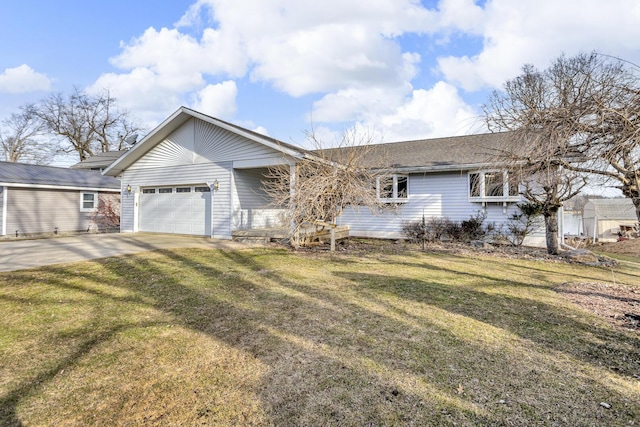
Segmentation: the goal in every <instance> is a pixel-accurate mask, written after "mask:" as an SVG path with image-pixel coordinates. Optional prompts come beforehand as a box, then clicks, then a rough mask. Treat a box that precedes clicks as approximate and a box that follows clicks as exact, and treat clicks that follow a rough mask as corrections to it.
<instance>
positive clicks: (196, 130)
mask: <svg viewBox="0 0 640 427" xmlns="http://www.w3.org/2000/svg"><path fill="white" fill-rule="evenodd" d="M261 158H264V159H268V158H282V154H281V153H279V152H277V151H276V150H273V149H271V148H269V147H266V146H264V145H262V144H258V143H256V142H254V141H250V140H248V139H246V138H244V137H242V136H240V135H237V134H234V133H232V132H229V131H227V130H225V129H222V128H219V127H217V126H214V125H212V124H210V123H207V122H204V121H202V120H198V119H195V118H194V119H190V120H189V121H187V122H186V123H185V124H183V125H182V126H181V127H180V128H178V129H177V130H176V131H175V132H173V133H172V134H170V135H169V136H168V137H167V138H166V139H165V140H164V141H162V142H161V143H159V144H158V145H157V146H155V147H154V148H152V149H151V150H150V151H149V152H148V153H146V154H145V155H144V156H143V157H142V158H141V159H140V160H138V161H137V162H136V163H134V164H133V165H132V166H131V167H130V169H143V168H159V167H160V168H162V167H168V166H182V165H188V164H207V163H211V162H215V163H220V162H227V161H238V160H255V159H261Z"/></svg>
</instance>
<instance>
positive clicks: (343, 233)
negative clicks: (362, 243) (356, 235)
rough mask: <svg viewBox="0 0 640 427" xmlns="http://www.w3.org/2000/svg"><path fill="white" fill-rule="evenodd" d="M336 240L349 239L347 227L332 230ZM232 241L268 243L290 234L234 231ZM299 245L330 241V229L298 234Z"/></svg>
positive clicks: (284, 231)
mask: <svg viewBox="0 0 640 427" xmlns="http://www.w3.org/2000/svg"><path fill="white" fill-rule="evenodd" d="M334 230H335V237H336V240H341V239H346V238H347V237H349V226H347V225H342V226H337V227H335V228H334ZM231 236H232V238H233V240H238V241H254V242H270V241H272V240H283V239H289V238H290V237H291V232H290V230H288V229H285V228H252V229H247V230H234V231H233V232H232V233H231ZM300 240H301V243H302V244H303V245H304V244H311V243H313V242H320V243H325V242H329V241H330V240H331V229H330V228H325V229H324V230H322V231H316V230H315V229H309V230H306V231H301V232H300Z"/></svg>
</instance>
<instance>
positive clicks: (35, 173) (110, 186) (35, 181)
mask: <svg viewBox="0 0 640 427" xmlns="http://www.w3.org/2000/svg"><path fill="white" fill-rule="evenodd" d="M7 184H8V185H11V184H16V186H21V187H30V186H31V187H65V188H92V189H105V190H120V181H119V180H117V179H115V178H112V177H110V176H103V175H102V174H101V173H100V172H99V171H92V170H81V169H68V168H60V167H54V166H40V165H27V164H24V163H11V162H0V185H7Z"/></svg>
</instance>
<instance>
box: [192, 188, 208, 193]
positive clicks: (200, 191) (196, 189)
mask: <svg viewBox="0 0 640 427" xmlns="http://www.w3.org/2000/svg"><path fill="white" fill-rule="evenodd" d="M193 191H195V192H196V193H209V192H210V191H211V189H210V188H209V187H194V189H193Z"/></svg>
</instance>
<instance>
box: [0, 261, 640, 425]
mask: <svg viewBox="0 0 640 427" xmlns="http://www.w3.org/2000/svg"><path fill="white" fill-rule="evenodd" d="M159 254H160V255H161V256H159V257H158V258H147V257H144V256H132V257H127V258H126V259H124V258H117V259H113V258H111V259H106V260H102V261H99V264H100V265H101V266H102V267H103V268H105V269H106V270H108V272H109V273H110V276H111V277H112V278H115V280H113V279H110V280H111V281H110V283H109V284H110V285H111V286H116V287H120V288H123V289H126V290H128V291H133V292H135V293H136V295H140V296H143V297H144V298H143V299H144V301H148V302H147V304H149V305H150V306H151V307H153V308H155V309H157V310H160V311H162V312H163V313H166V314H170V315H171V316H172V317H173V318H175V319H176V321H177V322H178V323H179V324H180V325H182V326H184V327H187V328H190V329H192V330H195V331H198V332H203V333H206V334H208V335H209V336H211V337H214V338H215V339H217V340H220V341H222V342H224V343H226V344H227V345H228V346H230V347H233V348H237V349H239V350H242V351H246V352H248V353H250V354H251V355H253V356H254V357H256V358H257V359H259V360H260V361H261V362H263V363H265V364H267V365H268V366H269V367H270V371H269V374H268V375H267V376H266V377H264V378H263V379H262V383H261V384H254V385H252V386H253V387H254V388H255V390H257V391H258V394H259V396H260V399H261V400H262V402H263V406H264V407H265V408H267V411H268V416H269V417H270V419H269V420H267V421H268V423H270V424H273V425H320V424H322V425H378V424H383V425H404V424H409V423H412V422H413V423H415V424H422V425H442V424H450V423H452V422H459V423H462V424H473V425H499V424H509V423H511V424H513V423H516V424H517V423H521V422H524V421H530V420H537V421H538V422H549V419H547V418H544V417H545V416H549V414H547V413H544V412H536V411H542V410H541V409H536V408H535V399H543V400H544V399H547V400H549V399H557V400H559V401H563V402H565V401H566V402H569V403H566V406H565V408H564V409H559V411H563V412H562V414H561V415H564V416H571V417H574V421H575V420H582V421H583V422H584V421H585V418H584V417H586V416H587V417H588V414H582V413H575V414H572V413H571V411H572V410H576V411H579V410H582V408H581V407H579V406H578V407H577V408H578V409H575V408H574V407H573V406H572V405H573V403H570V402H571V397H572V393H571V390H570V389H571V387H572V386H575V385H576V384H577V380H576V379H573V378H571V377H570V378H568V379H567V380H566V381H567V382H569V385H568V386H567V387H568V388H569V391H567V390H545V391H544V392H545V393H548V394H549V396H546V397H540V396H534V397H533V400H531V401H526V395H527V393H528V392H529V390H530V389H529V388H530V387H532V386H533V384H535V383H536V382H537V381H538V378H536V377H535V375H534V374H535V372H534V373H533V374H532V371H531V370H530V369H529V368H528V367H526V366H510V365H509V364H506V363H501V362H500V361H501V360H502V355H501V351H500V349H493V350H492V349H490V348H487V347H486V346H481V345H475V344H473V343H471V342H469V341H466V340H464V339H462V338H460V337H459V336H457V335H456V334H454V333H452V331H451V330H450V329H449V328H447V327H446V326H443V325H442V324H441V323H439V322H434V321H431V320H430V319H429V318H426V317H422V316H416V315H414V314H411V313H410V312H408V311H407V310H405V309H403V307H402V306H398V305H393V304H390V303H389V302H388V298H387V297H389V296H392V297H394V298H396V299H397V300H399V301H403V300H404V301H407V302H415V303H421V304H425V305H429V306H433V307H437V308H439V309H442V310H444V311H447V312H450V313H454V314H457V315H460V316H465V317H468V318H471V319H476V320H478V321H480V322H483V323H487V324H490V325H492V326H494V327H496V328H500V329H504V330H506V331H509V332H511V333H514V334H516V335H518V336H519V337H521V338H523V339H525V340H531V341H532V342H535V343H537V344H540V345H542V346H543V347H546V348H548V349H549V350H552V351H553V352H559V353H564V354H568V355H571V356H572V357H575V358H578V359H580V360H583V361H585V362H587V363H590V364H593V365H594V366H598V365H600V364H605V365H606V366H611V358H615V359H616V361H615V363H616V364H617V365H619V366H618V367H617V369H618V372H619V373H621V374H622V375H625V376H628V375H631V374H632V372H633V371H632V368H631V366H630V365H629V363H622V362H621V361H620V360H619V358H620V356H621V354H620V351H622V348H620V349H619V348H617V346H618V345H619V344H620V343H623V344H625V345H627V344H628V345H630V346H632V347H631V348H636V349H637V348H639V346H640V343H639V342H638V340H632V339H630V338H629V337H628V336H626V335H621V334H618V333H616V332H613V331H609V330H605V329H600V328H597V327H594V326H593V325H588V324H585V323H582V322H580V321H578V320H576V319H572V318H568V317H567V316H566V314H565V313H564V312H562V311H560V310H559V309H558V308H556V307H553V306H550V305H547V304H543V303H540V302H539V301H531V300H527V299H524V298H517V297H512V296H503V295H501V296H496V295H488V294H485V293H483V292H479V291H476V290H474V289H471V288H469V287H455V288H453V287H451V286H449V285H446V284H442V283H437V282H429V281H426V280H418V281H416V280H413V281H408V280H407V279H405V278H402V277H399V276H398V277H390V276H384V277H382V276H379V275H376V274H372V273H370V272H366V273H361V272H345V271H333V270H340V269H339V268H338V269H336V268H335V265H333V266H332V265H331V261H328V260H324V261H323V260H309V261H308V262H309V264H315V265H312V267H313V269H314V271H317V269H321V270H323V271H326V276H325V277H326V280H324V281H323V282H321V283H310V282H309V281H307V280H304V279H301V280H297V279H293V280H292V279H291V278H290V276H289V275H284V274H280V273H278V271H277V267H276V268H274V267H273V266H272V265H274V264H277V263H276V261H277V260H278V258H286V257H290V256H292V255H290V254H289V253H287V252H285V251H282V252H277V251H267V253H266V255H265V254H263V253H261V252H260V251H259V250H258V251H256V250H254V251H230V252H223V251H204V250H191V251H187V250H184V251H159ZM262 255H264V258H263V257H262ZM323 262H327V263H328V264H326V265H324V264H323ZM336 265H338V266H339V265H341V264H340V263H338V264H336ZM343 265H344V264H343ZM176 266H181V267H183V268H185V269H187V270H188V271H189V273H190V276H189V277H190V280H194V281H196V282H197V283H186V282H185V279H184V278H183V277H182V275H180V274H179V273H176V272H175V270H172V269H175V268H176ZM425 268H429V269H433V270H434V271H436V270H440V271H441V272H445V273H459V272H455V271H448V272H447V271H446V269H442V268H440V267H437V266H428V267H425ZM48 271H50V272H51V274H52V275H53V276H55V277H56V279H55V280H53V282H52V285H53V286H60V287H62V288H65V287H67V288H69V286H70V285H69V284H68V283H66V281H65V279H67V276H69V277H73V275H72V274H71V273H70V272H69V271H68V270H65V269H57V268H52V269H49V270H48ZM293 274H294V275H295V272H293ZM16 277H18V276H16ZM86 278H87V280H91V281H94V282H96V283H103V282H104V280H105V278H104V277H103V276H100V275H92V274H86ZM479 278H483V279H486V280H495V279H493V278H490V277H484V276H482V275H480V276H479ZM24 280H25V284H26V283H28V280H29V278H28V276H24ZM505 285H507V283H505ZM508 285H510V286H518V284H517V283H514V282H509V283H508ZM524 285H525V286H529V285H527V284H524ZM72 288H73V290H75V291H86V292H89V293H92V294H93V295H97V296H99V297H100V298H106V299H113V301H114V302H115V303H124V302H128V301H127V300H124V299H123V300H118V299H117V298H115V297H113V296H112V295H108V294H104V295H102V294H101V293H100V292H97V291H95V290H92V289H83V288H81V287H80V288H79V287H78V286H75V285H74V286H73V287H72ZM96 292H97V293H96ZM452 293H455V294H456V299H455V300H454V299H452V298H451V295H452ZM143 299H139V298H135V297H134V299H133V301H135V302H136V303H141V301H142V300H143ZM489 305H490V306H491V307H492V308H493V309H492V310H491V311H488V310H487V309H486V307H487V306H489ZM534 305H535V308H534ZM529 319H530V320H529ZM140 326H144V325H142V324H138V323H134V324H126V325H125V324H121V325H117V326H115V327H112V328H110V329H106V330H104V331H102V332H100V333H96V334H95V335H92V336H91V337H89V338H88V339H86V340H84V341H82V342H81V343H80V344H78V345H76V348H75V349H74V351H73V352H71V353H70V355H69V356H67V357H64V358H62V359H61V360H60V361H59V362H57V363H56V364H55V365H54V366H53V367H52V368H49V369H46V370H45V371H44V372H43V373H41V374H38V375H37V376H36V377H35V378H33V379H30V380H27V381H25V382H23V384H21V385H19V386H18V387H17V388H15V389H14V390H12V391H10V392H9V393H8V394H7V395H6V396H4V397H3V398H2V401H1V404H2V412H1V414H2V418H0V420H1V421H3V422H6V423H7V425H20V421H19V419H18V418H17V417H16V415H15V414H16V410H15V407H16V405H17V404H18V403H19V401H20V400H21V399H22V398H24V397H26V396H29V395H31V394H32V393H33V392H34V391H35V390H37V389H39V388H40V387H41V386H42V384H43V383H46V382H47V381H49V380H51V379H52V378H53V377H55V375H56V374H57V372H59V371H61V370H62V369H66V368H67V367H70V366H73V365H74V364H75V363H77V362H78V360H79V359H80V358H82V357H83V356H84V355H85V354H87V352H88V351H89V350H90V349H91V348H92V347H94V346H96V345H98V344H101V343H103V342H104V341H107V340H109V339H110V338H111V337H113V335H115V334H117V333H119V332H120V331H121V330H123V329H124V328H127V327H140ZM571 333H575V334H576V336H574V337H571V341H570V343H569V345H567V346H564V345H561V344H560V342H561V339H560V338H562V337H565V336H567V337H569V335H570V334H571ZM568 334H569V335H568ZM601 343H605V344H604V345H603V344H601ZM609 345H610V346H613V347H615V348H614V349H613V353H611V352H608V349H609V347H607V346H609ZM451 349H454V351H453V352H452V351H451ZM630 356H632V357H634V356H635V358H636V359H637V356H638V355H630ZM474 364H477V366H480V364H486V365H489V366H490V367H491V371H486V370H483V371H481V372H480V373H481V374H482V375H484V377H480V378H475V377H474V373H473V367H474ZM523 365H524V364H523ZM542 368H548V369H549V370H552V368H553V367H552V366H542ZM635 368H636V369H637V366H636V367H635ZM483 369H486V366H484V367H483ZM483 372H484V373H483ZM635 372H637V371H635ZM514 376H516V377H518V379H519V380H520V381H521V384H520V385H517V386H516V385H514V381H513V380H514ZM530 377H531V378H530ZM545 381H550V379H549V378H546V377H545ZM572 381H573V383H574V384H572V383H571V382H572ZM462 384H464V385H465V391H464V392H461V391H459V389H457V387H461V386H462ZM518 387H519V388H520V389H519V390H516V391H513V389H514V388H518ZM593 388H594V389H595V387H593ZM457 390H458V391H457ZM509 390H512V391H511V393H512V395H514V396H515V395H517V396H523V397H522V401H521V402H515V403H514V405H513V406H512V407H510V408H507V406H506V405H496V402H497V401H499V400H500V399H502V398H504V395H505V393H507V394H508V392H509ZM600 393H601V394H602V393H609V394H611V395H616V396H617V395H618V394H619V392H618V391H616V390H613V389H611V390H605V391H603V392H600ZM593 398H597V396H596V397H593ZM531 411H532V412H531ZM555 415H557V414H551V417H552V418H551V420H553V419H554V418H553V417H554V416H555ZM209 421H210V422H215V420H209Z"/></svg>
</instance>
